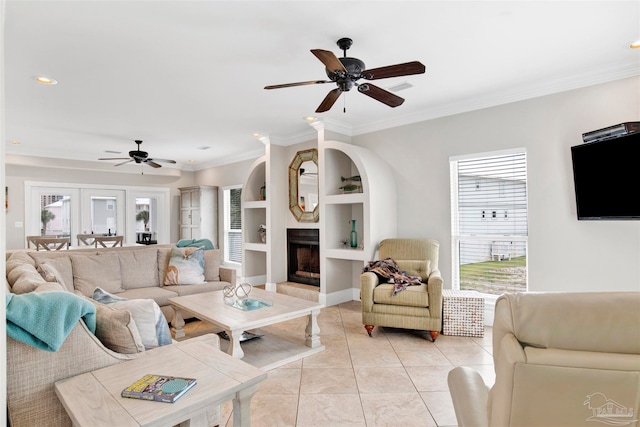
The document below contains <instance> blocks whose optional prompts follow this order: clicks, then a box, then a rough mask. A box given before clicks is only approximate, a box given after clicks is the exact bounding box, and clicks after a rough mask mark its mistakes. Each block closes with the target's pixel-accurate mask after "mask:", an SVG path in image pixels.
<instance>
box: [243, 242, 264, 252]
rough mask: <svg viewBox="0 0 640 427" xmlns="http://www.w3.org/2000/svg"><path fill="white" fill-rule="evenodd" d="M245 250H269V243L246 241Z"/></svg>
mask: <svg viewBox="0 0 640 427" xmlns="http://www.w3.org/2000/svg"><path fill="white" fill-rule="evenodd" d="M244 250H245V251H256V252H267V244H266V243H245V244H244Z"/></svg>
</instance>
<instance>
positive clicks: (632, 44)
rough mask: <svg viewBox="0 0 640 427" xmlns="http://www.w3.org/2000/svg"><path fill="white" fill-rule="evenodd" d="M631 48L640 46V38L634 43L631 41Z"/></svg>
mask: <svg viewBox="0 0 640 427" xmlns="http://www.w3.org/2000/svg"><path fill="white" fill-rule="evenodd" d="M629 47H630V48H631V49H638V48H640V40H636V41H634V42H633V43H631V46H629Z"/></svg>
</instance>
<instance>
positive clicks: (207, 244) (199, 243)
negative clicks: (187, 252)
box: [176, 239, 215, 251]
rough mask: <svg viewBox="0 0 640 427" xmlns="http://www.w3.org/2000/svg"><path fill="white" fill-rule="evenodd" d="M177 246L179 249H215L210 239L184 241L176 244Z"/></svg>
mask: <svg viewBox="0 0 640 427" xmlns="http://www.w3.org/2000/svg"><path fill="white" fill-rule="evenodd" d="M176 246H177V247H179V248H190V247H194V248H199V247H200V246H204V250H205V251H208V250H209V249H215V248H214V247H213V243H212V242H211V240H209V239H182V240H179V241H178V243H176Z"/></svg>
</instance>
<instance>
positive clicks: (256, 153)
mask: <svg viewBox="0 0 640 427" xmlns="http://www.w3.org/2000/svg"><path fill="white" fill-rule="evenodd" d="M269 139H270V140H271V142H273V137H272V136H270V137H269ZM264 153H265V148H264V147H262V148H260V149H258V150H253V151H247V152H245V153H242V154H238V155H237V156H227V157H225V158H223V159H217V160H213V161H210V162H205V163H202V164H192V165H188V166H190V169H188V170H190V171H191V172H196V171H201V170H203V169H209V168H215V167H217V166H224V165H228V164H231V163H237V162H242V161H245V160H253V159H256V158H258V157H260V156H264ZM183 169H185V170H187V169H186V168H183Z"/></svg>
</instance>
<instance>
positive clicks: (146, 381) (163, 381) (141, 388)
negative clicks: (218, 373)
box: [121, 374, 196, 403]
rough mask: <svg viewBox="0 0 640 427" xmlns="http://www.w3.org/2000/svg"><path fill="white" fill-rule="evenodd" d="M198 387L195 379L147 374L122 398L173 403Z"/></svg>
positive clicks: (131, 386) (123, 394) (123, 393)
mask: <svg viewBox="0 0 640 427" xmlns="http://www.w3.org/2000/svg"><path fill="white" fill-rule="evenodd" d="M194 385H196V380H195V378H182V377H172V376H168V375H155V374H147V375H145V376H143V377H142V378H140V379H139V380H138V381H136V382H135V383H133V384H131V385H130V386H129V387H127V388H125V389H124V390H122V393H121V396H122V397H129V398H132V399H143V400H155V401H158V402H168V403H173V402H175V401H176V400H178V399H179V398H180V397H182V395H183V394H185V393H186V392H187V390H189V389H190V388H191V387H193V386H194Z"/></svg>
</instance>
